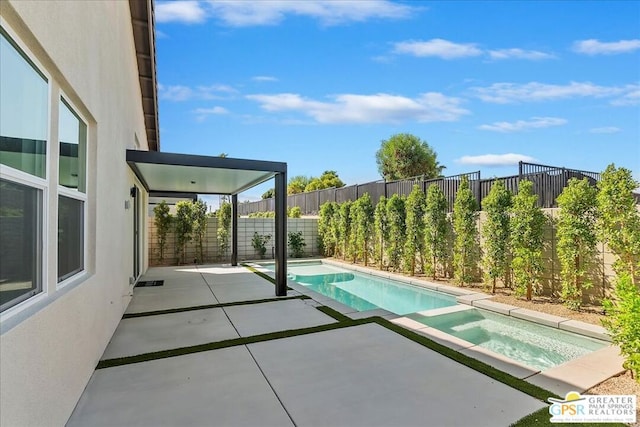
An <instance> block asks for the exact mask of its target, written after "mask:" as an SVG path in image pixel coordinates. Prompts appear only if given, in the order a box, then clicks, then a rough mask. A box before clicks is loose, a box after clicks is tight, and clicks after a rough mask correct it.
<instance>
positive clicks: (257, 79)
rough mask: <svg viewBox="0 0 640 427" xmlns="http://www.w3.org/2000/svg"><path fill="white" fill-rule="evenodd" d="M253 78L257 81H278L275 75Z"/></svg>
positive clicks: (252, 78)
mask: <svg viewBox="0 0 640 427" xmlns="http://www.w3.org/2000/svg"><path fill="white" fill-rule="evenodd" d="M251 80H253V81H256V82H277V81H278V79H277V78H276V77H273V76H253V77H251Z"/></svg>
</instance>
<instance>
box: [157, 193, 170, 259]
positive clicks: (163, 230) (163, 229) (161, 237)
mask: <svg viewBox="0 0 640 427" xmlns="http://www.w3.org/2000/svg"><path fill="white" fill-rule="evenodd" d="M153 214H154V216H155V218H154V219H153V223H154V224H155V226H156V233H157V236H158V246H159V248H158V250H159V252H160V262H162V261H163V260H164V250H165V248H166V247H167V236H168V235H169V231H171V225H172V223H173V216H172V215H171V214H170V213H169V205H167V202H165V201H164V200H163V201H161V202H160V203H158V204H157V205H156V206H155V207H154V208H153Z"/></svg>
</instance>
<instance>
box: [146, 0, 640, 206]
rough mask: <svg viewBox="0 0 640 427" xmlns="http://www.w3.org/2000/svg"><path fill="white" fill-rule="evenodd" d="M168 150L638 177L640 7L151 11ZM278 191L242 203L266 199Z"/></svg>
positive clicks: (231, 5)
mask: <svg viewBox="0 0 640 427" xmlns="http://www.w3.org/2000/svg"><path fill="white" fill-rule="evenodd" d="M155 12H156V44H157V46H156V49H157V73H158V91H159V120H160V146H161V151H164V152H173V153H189V154H200V155H212V156H217V155H220V154H221V153H225V154H227V155H228V156H229V157H235V158H248V159H261V160H273V161H283V162H286V163H287V164H288V176H289V177H292V176H296V175H305V176H319V175H321V174H322V172H323V171H325V170H334V171H336V172H337V173H338V175H339V176H340V178H341V179H342V180H343V181H344V182H345V183H346V184H347V185H351V184H362V183H365V182H370V181H375V180H379V179H381V177H380V174H379V172H378V169H377V165H376V160H375V154H376V151H377V150H378V149H379V148H380V145H381V143H382V141H384V140H387V139H388V138H390V137H391V136H393V135H395V134H398V133H410V134H413V135H415V136H417V137H419V138H420V139H421V140H423V141H425V142H427V143H428V144H429V145H430V146H431V147H432V148H433V149H434V150H435V152H436V153H437V158H438V161H439V162H440V163H441V164H443V165H445V166H446V169H445V171H444V174H445V175H456V174H459V173H465V172H473V171H478V170H480V171H481V174H482V177H484V178H490V177H494V176H507V175H514V174H517V173H518V166H517V164H518V161H520V160H522V161H529V162H534V163H542V164H547V165H553V166H565V167H570V168H575V169H583V170H588V171H602V170H604V168H605V167H606V166H607V165H608V164H610V163H615V164H616V166H623V167H626V168H628V169H631V170H632V172H633V174H634V178H635V179H636V180H640V2H639V1H622V2H615V1H569V2H560V1H540V2H536V1H524V2H518V1H503V2H500V1H494V2H481V1H460V2H456V1H446V2H430V1H411V2H401V1H386V0H372V1H367V0H356V1H340V0H331V1H316V0H306V1H295V0H284V1H269V0H259V1H239V0H235V1H216V0H213V1H195V0H193V1H157V2H156V6H155ZM271 186H273V182H272V181H270V182H268V183H265V184H263V185H261V186H258V187H255V188H254V189H252V190H249V191H247V192H245V193H243V194H241V195H240V196H239V200H240V201H244V200H258V199H259V198H260V195H261V194H262V193H263V192H264V191H266V190H267V189H268V188H269V187H271Z"/></svg>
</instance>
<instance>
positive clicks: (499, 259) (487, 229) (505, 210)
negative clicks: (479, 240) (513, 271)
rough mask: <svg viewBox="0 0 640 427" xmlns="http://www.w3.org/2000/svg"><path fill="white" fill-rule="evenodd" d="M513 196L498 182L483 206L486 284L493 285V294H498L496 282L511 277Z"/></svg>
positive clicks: (504, 280) (483, 202)
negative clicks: (510, 212)
mask: <svg viewBox="0 0 640 427" xmlns="http://www.w3.org/2000/svg"><path fill="white" fill-rule="evenodd" d="M511 199H512V195H511V192H510V191H509V190H507V188H506V187H505V186H504V183H503V182H502V181H496V182H495V183H494V184H493V186H492V187H491V190H490V191H489V194H488V195H487V197H485V198H484V200H483V201H482V206H483V208H484V211H485V212H486V214H487V218H486V220H485V222H484V224H483V227H482V235H483V237H484V257H483V264H484V272H485V281H486V283H490V284H491V292H492V293H496V280H497V279H498V278H499V277H502V278H503V282H504V283H506V282H507V280H506V278H507V277H509V267H510V266H509V252H510V239H509V223H510V218H509V209H511V204H512V200H511Z"/></svg>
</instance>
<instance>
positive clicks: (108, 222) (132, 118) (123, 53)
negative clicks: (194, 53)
mask: <svg viewBox="0 0 640 427" xmlns="http://www.w3.org/2000/svg"><path fill="white" fill-rule="evenodd" d="M0 16H2V19H3V20H4V21H5V23H6V24H8V26H9V27H10V28H11V29H12V30H13V32H14V33H15V35H17V36H18V37H19V39H20V41H21V42H22V43H23V44H24V45H25V46H26V47H27V48H28V50H29V51H31V52H32V53H33V55H34V56H35V59H36V60H37V61H38V62H39V63H40V64H41V65H42V66H43V67H44V68H45V69H46V72H47V73H49V74H50V75H51V77H52V83H51V85H52V98H53V99H56V97H58V96H59V94H60V93H61V92H60V91H62V92H63V93H64V94H65V95H66V96H67V98H68V99H70V101H71V102H72V103H73V105H74V107H76V108H77V109H78V111H79V113H80V114H81V115H83V116H84V117H85V118H86V119H87V121H88V122H89V132H88V134H89V139H88V147H89V155H88V158H89V159H88V165H89V166H88V175H89V178H88V191H87V194H88V215H87V218H86V220H87V221H88V233H87V234H88V235H87V239H86V245H87V246H88V256H87V259H86V260H85V264H86V268H87V272H88V274H87V276H86V277H85V278H84V280H82V281H80V282H79V283H74V284H72V285H69V286H67V287H65V288H63V289H62V290H56V283H55V282H56V276H57V271H56V270H57V269H56V265H57V264H56V262H55V261H56V258H55V256H56V255H55V247H56V246H55V242H56V233H57V224H56V217H55V216H51V215H50V216H49V217H48V218H45V222H46V223H48V225H49V226H48V232H47V235H48V242H49V244H48V246H49V250H46V251H45V256H46V259H47V263H46V265H48V268H47V270H46V271H45V272H44V277H45V283H44V288H45V292H44V294H45V295H44V296H41V297H40V300H39V301H38V303H37V304H35V305H32V306H31V307H28V308H27V309H22V310H17V311H16V310H13V309H11V310H9V311H10V312H11V313H10V316H9V317H7V313H6V312H5V313H3V317H2V325H0V326H1V328H2V329H1V332H2V335H1V336H0V425H2V426H21V425H39V426H40V425H42V426H44V425H64V424H65V422H66V421H67V419H68V417H69V415H70V414H71V412H72V411H73V409H74V407H75V404H76V402H77V401H78V398H79V396H80V395H81V393H82V391H83V389H84V387H85V385H86V383H87V381H88V380H89V378H90V376H91V374H92V372H93V370H94V368H95V366H96V364H97V362H98V360H99V359H100V357H101V355H102V353H103V351H104V348H105V347H106V345H107V343H108V341H109V339H110V338H111V336H112V334H113V331H114V330H115V328H116V326H117V325H118V322H119V320H120V318H121V315H122V313H123V311H124V308H125V307H126V305H127V304H128V302H129V299H130V294H131V291H132V288H131V286H130V285H129V277H130V276H131V275H132V270H133V261H132V257H133V243H132V233H133V231H132V230H133V218H132V215H133V210H132V209H129V210H125V201H126V200H129V201H130V203H131V199H130V197H129V188H130V187H131V186H132V185H133V184H134V183H135V182H136V181H135V177H134V175H133V174H132V173H131V171H130V170H129V167H128V166H127V164H126V162H125V150H126V149H127V148H134V147H135V138H136V135H137V138H138V140H139V142H140V146H141V149H146V147H147V143H146V134H145V128H144V121H143V113H142V106H141V95H140V86H139V83H138V70H137V66H136V57H135V48H134V44H133V34H132V27H131V16H130V12H129V3H128V1H111V0H105V1H100V0H94V1H72V0H70V1H55V2H54V1H44V0H42V1H36V0H34V1H23V0H2V1H1V2H0ZM56 127H57V126H56V124H55V123H53V124H52V125H51V129H53V130H54V131H55V130H56ZM138 186H139V187H140V188H142V186H141V185H140V184H139V183H138ZM54 196H55V192H54ZM49 200H50V201H51V197H50V198H49ZM144 204H146V195H144V194H143V207H144V206H145V205H144ZM142 211H143V212H144V208H143V209H142ZM144 217H145V215H144V214H143V218H144ZM141 224H142V226H143V228H144V226H145V224H146V221H145V220H142V221H141ZM143 235H145V236H146V232H145V233H144V234H143ZM141 247H142V248H143V250H144V251H145V252H144V253H145V255H144V261H143V264H142V271H144V269H145V268H146V265H147V255H146V253H147V250H146V248H147V247H148V244H147V241H146V237H145V240H143V242H142V245H141ZM16 313H17V314H16Z"/></svg>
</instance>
